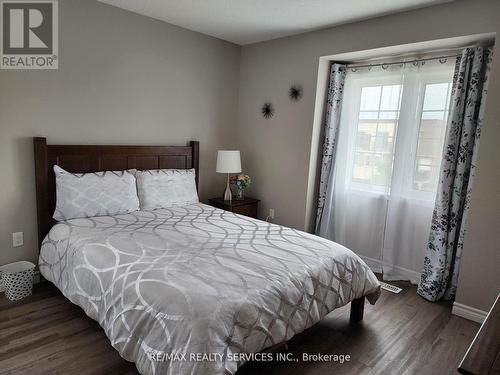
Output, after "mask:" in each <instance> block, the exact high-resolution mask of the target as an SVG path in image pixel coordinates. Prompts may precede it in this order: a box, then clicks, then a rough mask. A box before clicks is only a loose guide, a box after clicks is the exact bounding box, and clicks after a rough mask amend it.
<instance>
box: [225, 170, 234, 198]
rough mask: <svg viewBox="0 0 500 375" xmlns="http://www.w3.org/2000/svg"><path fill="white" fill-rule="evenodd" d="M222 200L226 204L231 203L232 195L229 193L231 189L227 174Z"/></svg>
mask: <svg viewBox="0 0 500 375" xmlns="http://www.w3.org/2000/svg"><path fill="white" fill-rule="evenodd" d="M224 200H225V201H226V202H231V201H232V200H233V194H232V193H231V188H230V187H229V173H228V174H227V180H226V190H224Z"/></svg>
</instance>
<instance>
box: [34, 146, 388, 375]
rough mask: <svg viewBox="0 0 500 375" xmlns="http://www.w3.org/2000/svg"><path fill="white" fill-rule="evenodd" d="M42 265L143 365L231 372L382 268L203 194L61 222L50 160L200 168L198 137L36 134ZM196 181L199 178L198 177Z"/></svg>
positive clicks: (357, 312) (339, 302) (370, 288)
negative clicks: (111, 138)
mask: <svg viewBox="0 0 500 375" xmlns="http://www.w3.org/2000/svg"><path fill="white" fill-rule="evenodd" d="M34 146H35V171H36V190H37V212H38V229H39V239H40V243H41V249H40V259H39V267H40V272H41V274H42V276H43V277H44V278H45V279H46V280H48V281H50V282H52V283H54V285H56V286H57V287H58V288H59V289H60V291H61V292H62V293H63V294H64V295H65V296H66V297H67V298H68V299H69V300H70V301H71V302H73V303H75V304H77V305H78V306H80V307H81V308H82V309H83V310H84V311H85V313H86V314H87V315H88V316H89V317H91V318H92V319H94V320H96V321H97V322H99V324H100V325H101V326H102V328H103V330H104V332H105V333H106V335H107V337H108V338H109V339H110V342H111V344H112V345H113V347H114V348H115V349H117V350H118V352H119V353H120V355H121V356H122V357H123V358H125V359H126V360H129V361H133V362H135V363H136V366H137V368H138V370H139V372H141V373H142V374H172V375H173V374H217V375H218V374H221V375H222V374H234V373H235V372H236V370H237V369H238V367H239V366H241V365H242V364H243V363H244V362H245V360H246V359H247V358H249V357H245V356H244V355H243V354H248V353H258V352H261V351H262V350H265V349H267V348H270V347H273V346H275V345H276V344H279V343H283V342H286V341H287V340H289V339H290V338H292V337H293V336H294V335H296V334H298V333H300V332H302V331H303V330H305V329H307V328H308V327H310V326H312V325H313V324H315V323H317V322H318V321H319V320H321V319H322V318H323V317H324V316H325V315H327V314H328V313H329V312H331V311H332V310H333V309H335V308H337V307H340V306H344V305H346V304H348V303H350V302H351V303H352V306H351V321H352V322H357V321H359V320H360V319H361V318H362V315H363V306H364V299H365V297H367V298H368V300H369V301H370V302H371V303H375V301H376V300H377V298H378V296H379V293H380V285H379V283H378V281H377V278H376V277H375V275H374V274H373V273H372V271H371V270H370V269H369V268H368V267H367V265H366V264H365V263H364V262H363V261H362V260H361V259H360V258H359V257H358V256H356V255H355V254H354V253H353V252H352V251H350V250H348V249H346V248H345V247H343V246H340V245H338V244H336V243H334V242H331V241H328V240H326V239H322V238H320V237H317V236H314V235H311V234H308V233H304V232H301V231H298V230H294V229H291V228H286V227H283V226H279V225H275V224H270V223H267V222H263V221H260V220H256V219H252V218H249V217H245V216H241V215H237V214H234V213H231V212H227V211H223V210H220V209H217V208H214V207H211V206H207V205H205V204H202V203H196V204H190V205H186V206H182V207H171V208H164V209H157V210H153V211H135V212H131V213H128V214H122V215H113V216H99V217H92V218H85V219H72V220H67V221H63V222H59V223H54V222H53V220H52V218H51V216H52V212H53V210H54V205H55V181H54V176H53V172H52V166H53V165H59V166H61V167H63V168H65V169H67V170H69V171H74V172H94V171H103V170H125V169H132V168H136V169H159V168H176V169H189V168H194V169H195V170H196V176H197V178H198V175H199V173H198V172H199V171H198V159H199V156H198V154H199V151H198V150H199V144H198V143H197V142H190V143H189V145H188V146H167V147H165V146H55V145H47V142H46V139H45V138H35V139H34ZM196 185H198V180H197V181H196Z"/></svg>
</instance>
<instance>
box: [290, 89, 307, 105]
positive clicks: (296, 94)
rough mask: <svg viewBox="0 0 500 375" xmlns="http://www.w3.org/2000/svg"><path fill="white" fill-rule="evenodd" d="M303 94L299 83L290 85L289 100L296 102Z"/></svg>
mask: <svg viewBox="0 0 500 375" xmlns="http://www.w3.org/2000/svg"><path fill="white" fill-rule="evenodd" d="M303 94H304V89H303V88H302V86H300V85H292V86H291V87H290V90H288V96H289V97H290V100H292V101H294V102H297V101H299V100H300V99H301V98H302V95H303Z"/></svg>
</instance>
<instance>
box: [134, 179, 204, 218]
mask: <svg viewBox="0 0 500 375" xmlns="http://www.w3.org/2000/svg"><path fill="white" fill-rule="evenodd" d="M195 174H196V172H195V170H194V169H156V170H149V171H137V172H136V178H137V193H138V194H139V201H140V204H141V210H147V211H149V210H156V209H158V208H166V207H173V206H184V205H187V204H192V203H198V193H197V191H196V183H195Z"/></svg>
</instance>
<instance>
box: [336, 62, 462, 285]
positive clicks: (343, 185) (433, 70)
mask: <svg viewBox="0 0 500 375" xmlns="http://www.w3.org/2000/svg"><path fill="white" fill-rule="evenodd" d="M453 69H454V60H453V59H449V61H445V60H444V59H441V60H427V61H420V62H418V63H406V64H400V65H399V64H398V65H385V66H377V67H370V68H359V69H348V70H347V75H346V81H345V88H344V100H343V104H342V113H341V120H340V131H339V139H338V150H337V160H336V166H335V172H334V173H335V175H334V189H333V190H334V199H333V202H334V203H333V211H334V212H333V217H334V220H333V221H332V231H333V237H334V238H333V239H334V240H335V241H337V242H339V243H341V244H343V245H345V246H347V247H348V248H350V249H352V250H353V251H354V252H356V253H357V254H358V255H360V256H362V257H363V258H364V259H365V260H366V261H367V263H368V264H369V265H370V266H371V267H372V268H374V269H376V270H377V271H383V273H384V278H385V279H388V280H391V279H409V280H411V281H413V282H415V283H416V282H418V280H419V278H420V272H421V270H422V262H423V258H424V254H425V249H426V248H427V242H428V239H429V229H430V224H431V218H432V210H433V208H434V200H435V194H436V188H437V182H438V177H439V167H440V162H441V158H442V151H443V142H444V135H445V130H446V121H447V117H448V111H449V103H450V91H451V83H452V78H453Z"/></svg>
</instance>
